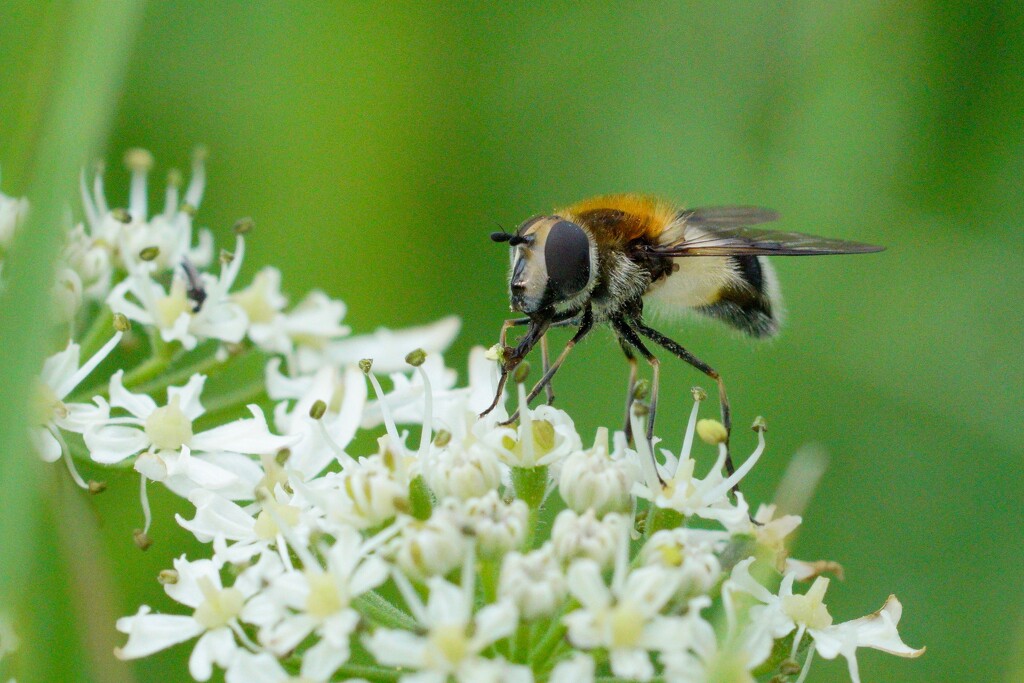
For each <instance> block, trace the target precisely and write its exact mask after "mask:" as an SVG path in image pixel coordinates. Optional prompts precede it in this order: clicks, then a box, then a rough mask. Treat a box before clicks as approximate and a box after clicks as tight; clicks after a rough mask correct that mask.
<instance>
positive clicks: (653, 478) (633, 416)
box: [629, 410, 664, 493]
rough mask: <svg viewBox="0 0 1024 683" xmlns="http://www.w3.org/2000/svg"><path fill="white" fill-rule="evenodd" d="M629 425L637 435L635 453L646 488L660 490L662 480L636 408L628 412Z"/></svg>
mask: <svg viewBox="0 0 1024 683" xmlns="http://www.w3.org/2000/svg"><path fill="white" fill-rule="evenodd" d="M629 425H630V427H631V428H632V429H633V433H634V434H637V435H641V436H639V438H637V439H636V440H635V441H636V451H637V455H639V456H640V469H641V470H643V473H644V479H645V480H646V482H647V488H649V489H650V490H651V492H652V493H656V492H658V491H661V489H662V486H663V485H664V482H663V481H662V479H661V475H660V474H659V473H658V466H657V463H656V462H655V461H654V453H652V452H651V444H649V443H647V439H646V438H644V437H643V436H642V435H643V434H646V433H647V432H646V428H645V424H644V421H643V420H641V419H640V416H639V414H638V412H637V411H636V410H631V411H630V412H629Z"/></svg>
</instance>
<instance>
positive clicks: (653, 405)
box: [611, 317, 661, 454]
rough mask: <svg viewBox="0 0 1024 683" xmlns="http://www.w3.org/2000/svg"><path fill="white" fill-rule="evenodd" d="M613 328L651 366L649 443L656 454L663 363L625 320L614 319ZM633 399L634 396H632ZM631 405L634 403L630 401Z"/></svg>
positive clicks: (648, 422) (648, 421) (627, 416)
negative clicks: (655, 445) (655, 432)
mask: <svg viewBox="0 0 1024 683" xmlns="http://www.w3.org/2000/svg"><path fill="white" fill-rule="evenodd" d="M611 324H612V327H613V328H615V331H616V333H618V335H619V337H620V339H624V340H626V342H628V343H629V345H630V346H632V347H633V348H634V349H636V350H637V351H639V352H640V355H641V356H643V357H644V360H646V361H647V362H648V363H649V364H650V366H651V402H650V410H649V413H648V419H647V435H646V436H647V443H649V444H651V453H652V454H653V453H654V445H653V441H654V421H655V419H656V418H657V416H658V385H659V384H660V380H661V361H659V360H658V358H657V357H656V356H655V355H654V354H653V353H651V350H650V349H648V348H647V346H646V345H645V344H644V342H643V340H641V339H640V337H639V336H638V335H637V333H636V331H635V330H634V329H633V328H632V327H631V326H630V324H629V322H627V321H626V319H625V318H622V317H619V318H612V319H611ZM630 398H632V394H631V395H630ZM630 404H632V401H631V400H630ZM626 419H627V420H628V419H629V415H628V414H627V415H626Z"/></svg>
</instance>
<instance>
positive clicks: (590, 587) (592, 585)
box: [569, 559, 612, 610]
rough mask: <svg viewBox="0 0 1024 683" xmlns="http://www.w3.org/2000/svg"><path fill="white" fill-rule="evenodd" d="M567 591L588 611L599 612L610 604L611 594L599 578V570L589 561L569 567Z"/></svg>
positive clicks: (579, 561) (578, 561) (579, 562)
mask: <svg viewBox="0 0 1024 683" xmlns="http://www.w3.org/2000/svg"><path fill="white" fill-rule="evenodd" d="M569 591H570V592H571V593H572V594H573V595H574V596H575V597H576V599H577V600H579V601H580V603H581V604H582V605H583V606H584V607H586V608H587V609H589V610H600V609H604V608H606V607H608V605H610V604H611V602H612V595H611V592H610V591H609V590H608V586H606V585H605V583H604V579H603V578H602V577H601V568H600V567H599V566H598V564H597V563H596V562H594V561H593V560H589V559H584V560H577V561H576V562H573V563H572V566H571V567H569Z"/></svg>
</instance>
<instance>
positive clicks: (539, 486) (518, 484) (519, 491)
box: [512, 465, 548, 510]
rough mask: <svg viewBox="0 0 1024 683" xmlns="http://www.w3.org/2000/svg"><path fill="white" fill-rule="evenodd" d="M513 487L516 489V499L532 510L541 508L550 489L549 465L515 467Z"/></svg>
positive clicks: (513, 470) (513, 469)
mask: <svg viewBox="0 0 1024 683" xmlns="http://www.w3.org/2000/svg"><path fill="white" fill-rule="evenodd" d="M512 486H513V487H514V488H515V491H516V497H517V498H521V499H522V501H523V502H524V503H526V504H527V505H529V506H530V509H531V510H533V509H537V508H539V507H540V504H541V502H542V501H543V500H544V492H545V491H546V490H547V487H548V468H547V465H541V466H540V467H513V468H512Z"/></svg>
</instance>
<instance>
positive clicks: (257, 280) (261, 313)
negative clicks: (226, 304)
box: [231, 272, 277, 323]
mask: <svg viewBox="0 0 1024 683" xmlns="http://www.w3.org/2000/svg"><path fill="white" fill-rule="evenodd" d="M270 285H271V279H270V277H269V276H268V274H267V273H265V272H260V273H258V274H257V275H256V277H254V278H253V280H252V284H251V285H249V286H248V287H246V288H245V289H243V290H242V291H240V292H236V293H235V294H232V295H231V300H232V301H233V302H235V303H236V304H238V305H239V306H241V307H242V310H243V311H245V314H246V315H247V316H249V320H251V321H252V322H254V323H269V322H271V321H273V319H274V316H276V315H277V311H276V310H274V307H273V305H272V304H271V303H270V296H269V295H270Z"/></svg>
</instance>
